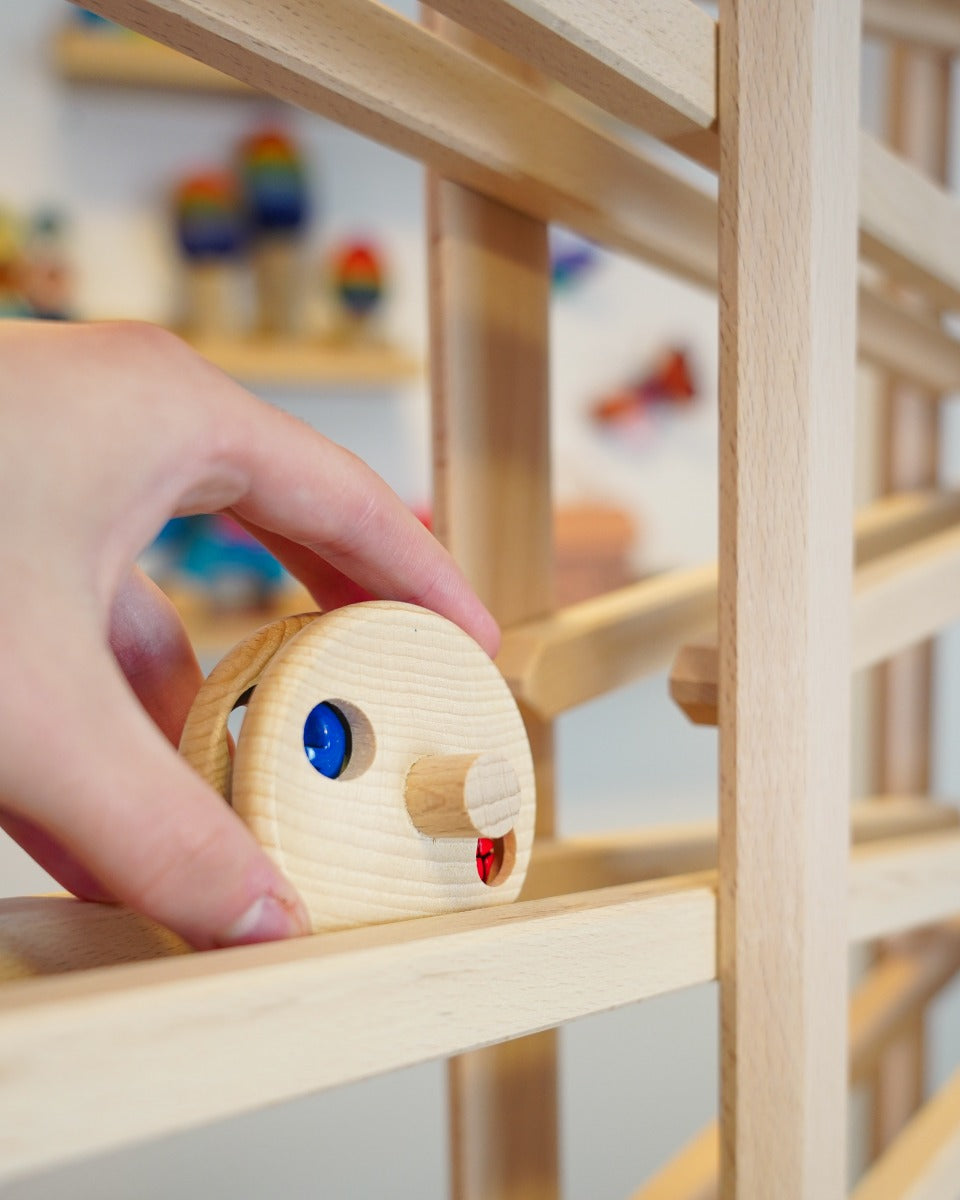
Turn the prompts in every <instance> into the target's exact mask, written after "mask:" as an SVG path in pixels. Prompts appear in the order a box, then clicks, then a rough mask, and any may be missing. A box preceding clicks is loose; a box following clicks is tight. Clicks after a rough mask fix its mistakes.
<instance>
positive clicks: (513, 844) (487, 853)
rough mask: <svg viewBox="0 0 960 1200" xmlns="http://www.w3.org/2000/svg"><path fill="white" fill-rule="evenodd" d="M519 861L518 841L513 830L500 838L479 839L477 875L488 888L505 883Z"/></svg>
mask: <svg viewBox="0 0 960 1200" xmlns="http://www.w3.org/2000/svg"><path fill="white" fill-rule="evenodd" d="M516 859H517V839H516V835H515V834H514V832H513V830H512V829H511V830H510V832H509V833H508V834H506V835H505V836H504V837H500V838H486V837H482V838H477V874H478V875H479V876H480V880H481V882H482V883H485V884H486V885H487V887H496V886H497V884H500V883H505V882H506V880H508V879H509V878H510V873H511V872H512V871H513V864H514V863H515V862H516Z"/></svg>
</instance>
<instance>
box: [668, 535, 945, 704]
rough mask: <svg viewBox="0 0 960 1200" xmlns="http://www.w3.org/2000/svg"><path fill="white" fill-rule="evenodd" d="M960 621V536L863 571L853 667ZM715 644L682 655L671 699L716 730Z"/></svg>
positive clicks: (933, 539) (858, 580)
mask: <svg viewBox="0 0 960 1200" xmlns="http://www.w3.org/2000/svg"><path fill="white" fill-rule="evenodd" d="M957 619H960V528H951V529H947V530H944V531H943V532H940V533H934V534H931V535H930V536H928V537H924V538H921V539H920V540H919V541H918V542H916V543H914V544H913V545H908V546H906V547H905V548H903V549H900V550H895V551H893V552H891V553H889V554H885V555H882V556H880V557H878V558H876V559H874V560H873V561H871V562H869V563H867V564H865V565H864V566H862V567H859V568H858V569H857V572H856V577H855V590H854V598H853V606H852V628H853V636H852V643H851V644H852V666H853V669H854V670H860V669H862V668H864V667H869V666H872V665H873V664H875V663H878V662H882V661H883V660H884V659H885V658H888V657H890V656H891V655H892V654H895V653H896V652H897V651H898V650H902V649H903V648H904V647H905V646H910V645H913V644H914V643H916V642H919V641H922V640H923V639H924V638H927V637H929V636H930V635H931V634H933V633H936V632H937V631H938V630H940V629H943V628H944V627H945V626H947V625H949V624H951V623H952V622H953V621H956V620H957ZM718 669H719V668H718V655H717V644H716V642H715V641H707V642H704V643H702V644H699V645H694V646H685V647H682V648H681V650H680V652H679V653H678V655H677V658H676V660H675V661H674V666H673V669H672V671H671V673H670V694H671V696H672V697H673V699H674V700H675V701H676V703H677V704H678V705H679V706H680V708H682V709H683V710H684V712H686V713H687V715H688V716H689V717H690V719H691V720H692V721H694V722H695V723H696V724H699V725H715V724H716V723H717V708H718V698H719V697H718Z"/></svg>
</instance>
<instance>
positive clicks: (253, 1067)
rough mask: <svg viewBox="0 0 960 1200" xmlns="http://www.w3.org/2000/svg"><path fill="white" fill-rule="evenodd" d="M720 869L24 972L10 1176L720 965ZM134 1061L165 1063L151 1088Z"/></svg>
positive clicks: (667, 986) (13, 1076) (8, 1012)
mask: <svg viewBox="0 0 960 1200" xmlns="http://www.w3.org/2000/svg"><path fill="white" fill-rule="evenodd" d="M713 882H714V879H713V875H712V874H709V873H708V874H707V875H705V876H702V877H701V876H694V877H685V878H683V879H673V880H671V881H670V882H669V883H666V882H662V881H660V882H656V883H652V884H646V883H645V884H639V885H636V887H631V888H628V889H626V890H623V889H613V890H607V891H598V892H593V893H590V895H589V897H586V898H584V897H580V898H579V899H577V900H575V901H573V902H572V903H571V901H570V900H569V899H567V898H561V899H552V900H544V901H533V902H531V903H530V904H522V905H512V906H505V907H503V908H500V909H498V910H497V915H496V916H495V917H494V916H493V915H492V914H493V910H490V914H489V919H488V914H487V913H481V912H473V913H463V914H456V915H454V916H451V917H449V918H447V917H443V918H439V919H438V920H437V921H433V920H426V921H419V922H408V923H405V924H402V925H393V926H380V927H372V928H368V929H364V930H358V931H353V932H349V933H343V934H328V935H324V936H316V937H312V938H306V939H300V940H298V941H294V942H284V943H275V944H272V945H266V946H258V947H245V948H242V950H241V952H240V953H239V954H235V953H234V952H233V951H229V950H228V951H223V952H215V953H211V954H208V955H187V956H181V957H175V958H168V959H164V960H161V961H158V962H150V963H140V964H134V965H130V966H123V967H115V968H110V969H107V970H102V971H92V972H83V973H79V974H74V975H67V976H62V977H60V978H58V979H46V980H37V981H28V982H23V983H15V984H10V985H8V986H7V987H4V988H3V989H0V1181H8V1180H10V1179H12V1178H15V1177H17V1176H19V1175H23V1174H25V1173H27V1172H29V1171H30V1170H38V1169H40V1168H41V1167H44V1168H47V1167H50V1166H53V1165H55V1164H56V1163H58V1162H64V1161H68V1160H69V1159H71V1158H74V1157H78V1156H81V1155H89V1154H93V1153H96V1152H99V1151H104V1150H106V1149H108V1148H110V1147H114V1146H119V1145H121V1144H124V1143H127V1142H130V1141H133V1140H136V1139H138V1138H142V1137H147V1136H158V1135H160V1134H163V1133H168V1132H172V1131H174V1130H176V1129H184V1128H187V1127H190V1126H191V1125H196V1124H199V1123H201V1122H203V1121H207V1120H212V1119H214V1118H218V1117H226V1116H229V1115H231V1114H236V1113H240V1112H244V1111H250V1110H251V1109H255V1108H260V1107H262V1106H264V1105H265V1104H270V1103H273V1102H275V1101H279V1100H281V1099H285V1098H292V1097H294V1096H298V1095H303V1094H305V1093H306V1092H308V1091H312V1090H315V1089H317V1088H323V1087H330V1086H334V1085H337V1084H341V1083H345V1082H348V1081H350V1080H356V1079H361V1078H364V1077H365V1076H367V1075H371V1074H375V1073H377V1072H382V1071H388V1070H392V1069H394V1068H397V1067H401V1066H404V1065H408V1064H411V1063H414V1062H418V1061H424V1060H426V1059H430V1058H438V1057H442V1056H444V1055H450V1054H454V1053H460V1052H463V1051H465V1050H468V1049H470V1048H473V1047H479V1046H483V1045H486V1044H489V1043H491V1042H499V1041H503V1040H505V1039H507V1038H515V1037H519V1036H521V1035H524V1034H530V1033H533V1032H535V1031H537V1030H541V1029H544V1028H545V1027H548V1026H552V1025H555V1024H558V1023H559V1022H561V1021H566V1020H569V1019H573V1018H574V1017H577V1016H582V1015H586V1014H587V1013H589V1012H599V1011H602V1010H605V1009H607V1008H610V1007H618V1006H619V1005H621V1004H626V1003H631V1002H633V1001H635V1000H638V999H642V998H643V997H644V996H645V995H653V994H660V993H662V992H665V991H669V990H672V989H674V988H681V987H688V986H692V985H694V984H696V983H699V982H704V981H707V980H709V979H711V978H713V976H714V974H715V961H716V960H715V945H714V943H715V933H714V927H715V898H714V891H713ZM630 945H634V946H643V947H644V953H643V954H624V947H625V946H630ZM571 961H575V962H576V963H577V970H576V972H574V973H573V976H571V971H570V963H571ZM614 964H615V967H616V969H611V968H612V966H613V965H614ZM574 980H575V981H576V982H575V983H574ZM198 1062H202V1063H203V1066H204V1085H203V1087H197V1085H196V1064H197V1063H198ZM133 1080H149V1081H150V1086H149V1089H147V1091H146V1092H144V1094H143V1095H142V1096H140V1097H139V1099H138V1102H137V1103H131V1102H130V1085H131V1081H133Z"/></svg>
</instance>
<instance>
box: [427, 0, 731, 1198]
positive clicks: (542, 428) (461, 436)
mask: <svg viewBox="0 0 960 1200" xmlns="http://www.w3.org/2000/svg"><path fill="white" fill-rule="evenodd" d="M423 19H424V21H425V23H426V25H427V27H428V28H429V29H430V30H431V31H432V34H433V35H434V36H436V38H438V39H439V45H441V46H444V47H445V48H448V49H451V50H455V51H456V52H457V53H461V52H470V53H472V54H475V55H477V56H478V59H479V60H482V64H486V63H491V64H493V65H494V66H496V67H497V68H498V69H499V71H501V72H505V74H499V75H498V76H497V78H499V79H500V80H501V81H502V82H504V83H506V84H507V85H508V86H509V87H510V88H515V87H518V86H521V87H522V88H523V90H524V96H523V98H522V99H521V98H519V97H518V104H519V106H520V107H519V108H518V109H516V110H515V111H514V112H513V113H512V114H511V115H510V123H511V132H510V134H509V135H508V136H509V138H510V139H511V140H512V138H513V135H514V130H515V123H516V120H517V116H518V114H519V113H520V111H522V110H524V109H526V108H527V107H528V105H529V104H531V103H532V104H539V103H540V102H541V87H540V82H539V80H538V79H537V78H536V77H535V76H531V75H530V73H529V72H528V71H524V70H523V69H522V68H521V67H519V66H518V65H517V63H516V62H515V60H512V59H510V58H505V57H504V55H503V54H502V53H497V52H495V51H494V50H493V48H492V47H491V46H490V44H489V43H486V42H483V41H481V40H479V39H476V38H474V37H472V36H471V35H469V34H468V33H466V32H465V31H464V30H463V29H462V28H460V27H459V26H457V25H456V24H454V23H453V22H451V21H449V20H447V19H446V18H444V17H441V16H439V15H438V14H437V13H435V12H432V11H430V10H424V12H423ZM478 59H473V60H472V61H475V62H476V61H478ZM482 69H483V70H484V71H486V70H487V69H488V68H487V66H486V65H483V66H482ZM517 78H519V80H520V82H519V83H518V82H517ZM464 82H465V78H464V77H461V78H460V79H458V80H457V83H456V85H455V86H456V88H457V89H459V88H460V87H461V86H462V85H463V83H464ZM447 90H448V91H449V88H448V89H447ZM444 103H445V102H444ZM458 136H459V134H458ZM536 157H537V156H536V155H534V159H533V160H531V161H534V160H535V158H536ZM433 165H435V166H439V167H440V170H436V171H430V172H428V174H427V240H428V246H429V253H428V266H429V279H430V384H431V412H432V418H433V490H434V518H435V528H436V532H437V534H438V536H439V537H440V539H441V541H443V543H444V544H445V545H446V547H447V549H448V550H450V552H451V553H452V554H453V556H454V558H455V559H456V560H457V562H458V563H459V565H460V567H461V568H462V569H463V571H464V573H465V575H466V577H467V579H469V581H470V583H471V584H472V585H473V587H474V588H475V589H476V590H477V592H478V594H479V595H480V596H481V598H482V599H483V600H484V601H485V603H486V604H487V606H488V607H489V608H490V611H491V612H492V613H493V614H494V616H495V617H496V618H497V619H498V621H500V623H501V625H510V624H513V623H515V622H517V621H522V620H528V619H531V618H532V619H537V618H540V617H542V616H543V615H544V614H546V613H549V612H550V611H551V609H552V608H553V606H554V578H555V571H554V546H553V518H552V510H553V500H552V486H551V478H552V476H551V463H550V387H549V307H550V265H549V264H550V253H549V246H548V241H547V228H546V226H545V224H543V222H542V221H540V220H537V219H532V218H531V216H529V215H524V213H522V212H519V211H516V209H515V208H514V207H508V206H506V205H504V204H501V203H498V202H497V200H494V199H491V198H488V197H486V196H482V195H479V194H478V193H477V192H475V191H473V190H472V188H471V187H465V186H463V184H464V183H467V184H471V183H472V182H473V181H472V180H469V179H466V180H465V179H463V178H462V177H459V176H457V175H456V174H451V173H450V172H448V171H447V170H446V169H445V168H444V167H443V165H442V164H433ZM529 169H530V162H528V163H527V164H526V165H524V166H523V167H522V168H521V171H522V173H523V174H526V173H527V172H528V171H529ZM498 199H507V200H508V202H509V203H510V204H513V203H514V200H513V198H512V197H498ZM644 203H645V202H644ZM517 207H523V205H522V204H519V205H517ZM541 215H543V214H541V213H536V212H535V213H534V214H533V217H534V218H535V217H539V216H541ZM705 241H708V239H705ZM521 712H522V713H523V716H524V721H525V724H526V728H527V734H528V737H529V739H530V745H531V751H532V754H533V761H534V769H535V772H536V781H537V826H536V833H537V837H538V838H540V839H545V838H550V837H552V835H553V832H554V805H553V762H554V759H553V729H552V726H551V725H550V723H549V721H545V720H543V719H541V717H539V716H538V715H537V714H535V713H534V712H532V711H531V710H530V709H529V708H527V707H526V706H521ZM557 1076H558V1065H557V1039H556V1034H555V1033H553V1032H552V1031H546V1032H543V1033H538V1034H537V1035H536V1036H534V1037H528V1038H525V1039H523V1040H521V1041H515V1042H512V1043H509V1044H502V1045H498V1046H493V1047H490V1048H489V1049H486V1050H483V1051H481V1052H479V1053H475V1054H468V1055H462V1056H460V1057H457V1058H455V1059H453V1060H452V1061H451V1062H450V1064H449V1068H448V1092H449V1115H448V1130H449V1141H450V1192H451V1197H452V1200H520V1198H521V1197H522V1198H523V1200H554V1198H555V1197H556V1195H557V1193H558V1190H559V1186H560V1184H559V1176H560V1150H559V1114H558V1102H557V1092H558V1078H557Z"/></svg>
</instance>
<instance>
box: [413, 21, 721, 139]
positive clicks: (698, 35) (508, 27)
mask: <svg viewBox="0 0 960 1200" xmlns="http://www.w3.org/2000/svg"><path fill="white" fill-rule="evenodd" d="M430 6H431V8H435V9H436V10H437V11H438V12H442V13H444V14H445V15H446V16H448V17H452V18H453V20H455V21H457V22H459V23H460V24H461V25H464V26H466V27H467V28H468V29H471V30H472V31H473V32H474V33H478V34H480V35H481V36H482V37H485V38H488V39H489V40H490V41H491V42H494V43H495V44H496V45H498V46H500V47H501V48H502V49H504V50H509V51H512V52H513V53H514V54H519V55H520V56H521V57H522V58H523V59H524V60H525V61H526V62H529V63H531V64H533V65H534V66H535V67H536V68H537V69H538V70H540V71H542V72H543V73H544V74H545V75H548V76H549V77H550V78H552V79H556V80H559V81H560V83H562V84H564V85H565V86H566V87H568V88H570V90H571V91H573V92H577V93H578V94H579V95H581V96H583V97H585V98H586V99H587V100H590V101H591V102H592V103H594V104H596V105H598V106H599V107H600V108H602V109H604V110H605V111H606V112H609V113H612V114H613V115H614V116H616V117H619V118H620V119H621V120H623V121H627V122H629V123H630V124H632V125H637V126H639V127H640V128H641V129H644V130H645V131H646V132H647V133H650V134H652V135H653V136H654V137H658V138H661V139H663V140H664V141H672V140H674V139H675V138H678V137H682V136H684V135H688V134H694V133H697V132H698V131H700V130H703V129H709V128H710V127H711V126H712V125H713V124H714V122H715V121H716V110H717V72H716V61H717V25H716V22H715V21H714V20H713V19H712V18H711V17H710V16H709V14H708V13H705V12H704V11H703V10H702V9H700V8H698V7H697V6H696V5H695V4H693V3H691V2H690V0H639V3H636V4H631V5H630V6H629V7H625V6H624V5H622V4H619V3H617V0H594V3H592V4H590V5H584V4H580V3H578V2H577V0H487V2H486V3H484V4H474V3H471V2H470V0H430Z"/></svg>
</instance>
